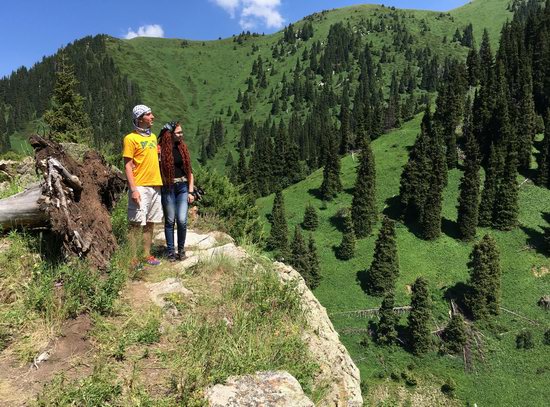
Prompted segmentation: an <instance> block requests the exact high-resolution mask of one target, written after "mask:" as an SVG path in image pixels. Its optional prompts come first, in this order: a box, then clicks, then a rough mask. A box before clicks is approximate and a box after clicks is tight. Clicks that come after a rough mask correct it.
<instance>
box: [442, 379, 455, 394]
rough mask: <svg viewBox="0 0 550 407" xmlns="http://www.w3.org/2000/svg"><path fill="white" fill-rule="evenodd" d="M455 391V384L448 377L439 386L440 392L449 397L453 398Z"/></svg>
mask: <svg viewBox="0 0 550 407" xmlns="http://www.w3.org/2000/svg"><path fill="white" fill-rule="evenodd" d="M455 391H456V382H455V381H454V380H453V379H451V378H450V377H449V378H448V379H447V380H445V383H443V385H442V386H441V392H442V393H443V394H445V395H447V396H449V397H454V395H455Z"/></svg>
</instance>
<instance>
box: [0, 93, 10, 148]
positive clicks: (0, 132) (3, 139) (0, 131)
mask: <svg viewBox="0 0 550 407" xmlns="http://www.w3.org/2000/svg"><path fill="white" fill-rule="evenodd" d="M10 148H11V144H10V137H9V135H8V126H7V123H6V113H5V110H4V105H3V104H2V102H0V153H3V152H6V151H8V150H9V149H10Z"/></svg>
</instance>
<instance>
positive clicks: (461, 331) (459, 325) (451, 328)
mask: <svg viewBox="0 0 550 407" xmlns="http://www.w3.org/2000/svg"><path fill="white" fill-rule="evenodd" d="M442 337H443V341H444V342H445V350H446V351H448V352H450V353H460V352H462V348H463V347H464V345H466V341H467V336H466V326H465V324H464V318H462V315H460V314H454V315H453V316H452V317H451V320H450V321H449V323H448V324H447V326H446V327H445V329H444V330H443V335H442Z"/></svg>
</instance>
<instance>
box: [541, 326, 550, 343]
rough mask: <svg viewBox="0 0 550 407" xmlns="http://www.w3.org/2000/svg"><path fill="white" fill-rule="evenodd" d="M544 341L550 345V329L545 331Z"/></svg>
mask: <svg viewBox="0 0 550 407" xmlns="http://www.w3.org/2000/svg"><path fill="white" fill-rule="evenodd" d="M542 343H544V344H545V345H550V329H548V330H546V332H545V333H544V338H543V339H542Z"/></svg>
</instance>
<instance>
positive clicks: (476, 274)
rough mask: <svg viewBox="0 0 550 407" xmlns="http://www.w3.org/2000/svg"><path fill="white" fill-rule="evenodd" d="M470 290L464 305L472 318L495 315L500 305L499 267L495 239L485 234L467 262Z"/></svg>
mask: <svg viewBox="0 0 550 407" xmlns="http://www.w3.org/2000/svg"><path fill="white" fill-rule="evenodd" d="M468 268H469V273H470V280H469V285H470V288H471V290H470V292H469V293H468V294H467V296H466V298H465V302H466V305H467V306H468V308H469V309H470V312H471V314H472V316H473V318H474V319H484V318H486V317H487V316H488V315H489V314H493V315H497V314H498V313H499V305H500V280H501V273H502V272H501V269H500V259H499V253H498V248H497V245H496V242H495V240H494V239H493V238H492V237H491V236H489V235H485V236H484V237H483V239H481V241H479V243H477V244H475V245H474V247H473V249H472V252H471V253H470V261H469V262H468Z"/></svg>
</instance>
